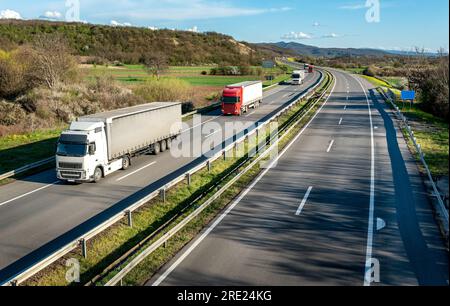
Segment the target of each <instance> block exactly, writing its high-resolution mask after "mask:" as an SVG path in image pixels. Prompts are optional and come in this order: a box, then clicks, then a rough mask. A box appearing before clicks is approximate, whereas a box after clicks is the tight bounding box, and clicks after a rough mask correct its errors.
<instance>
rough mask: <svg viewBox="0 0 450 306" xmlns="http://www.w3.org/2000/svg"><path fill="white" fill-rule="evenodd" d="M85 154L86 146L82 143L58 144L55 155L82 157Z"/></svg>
mask: <svg viewBox="0 0 450 306" xmlns="http://www.w3.org/2000/svg"><path fill="white" fill-rule="evenodd" d="M86 153H87V145H86V144H84V143H64V142H59V143H58V148H57V150H56V155H60V156H73V157H83V156H85V155H86Z"/></svg>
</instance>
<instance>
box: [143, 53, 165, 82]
mask: <svg viewBox="0 0 450 306" xmlns="http://www.w3.org/2000/svg"><path fill="white" fill-rule="evenodd" d="M141 63H142V64H143V65H144V66H145V69H146V70H147V72H148V73H149V74H151V75H153V76H155V77H156V78H157V79H159V78H160V75H161V73H162V72H164V71H165V70H167V69H168V68H169V64H168V58H167V56H166V55H165V54H164V53H162V52H154V53H152V54H149V55H143V56H142V57H141Z"/></svg>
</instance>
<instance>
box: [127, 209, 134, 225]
mask: <svg viewBox="0 0 450 306" xmlns="http://www.w3.org/2000/svg"><path fill="white" fill-rule="evenodd" d="M127 218H128V226H129V227H133V214H132V212H131V210H129V211H127Z"/></svg>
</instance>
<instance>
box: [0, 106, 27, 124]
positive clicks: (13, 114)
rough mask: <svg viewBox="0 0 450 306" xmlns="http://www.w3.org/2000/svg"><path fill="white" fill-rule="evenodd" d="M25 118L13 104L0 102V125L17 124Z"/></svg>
mask: <svg viewBox="0 0 450 306" xmlns="http://www.w3.org/2000/svg"><path fill="white" fill-rule="evenodd" d="M25 117H26V113H25V111H24V110H23V109H22V108H21V107H20V105H17V104H15V103H10V102H6V101H0V124H1V125H6V126H11V125H15V124H18V123H19V122H21V121H22V120H23V119H24V118H25Z"/></svg>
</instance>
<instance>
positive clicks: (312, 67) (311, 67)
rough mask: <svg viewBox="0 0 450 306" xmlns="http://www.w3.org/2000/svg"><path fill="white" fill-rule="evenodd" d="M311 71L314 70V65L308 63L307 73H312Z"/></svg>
mask: <svg viewBox="0 0 450 306" xmlns="http://www.w3.org/2000/svg"><path fill="white" fill-rule="evenodd" d="M313 71H314V66H313V65H309V67H308V72H309V73H313Z"/></svg>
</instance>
